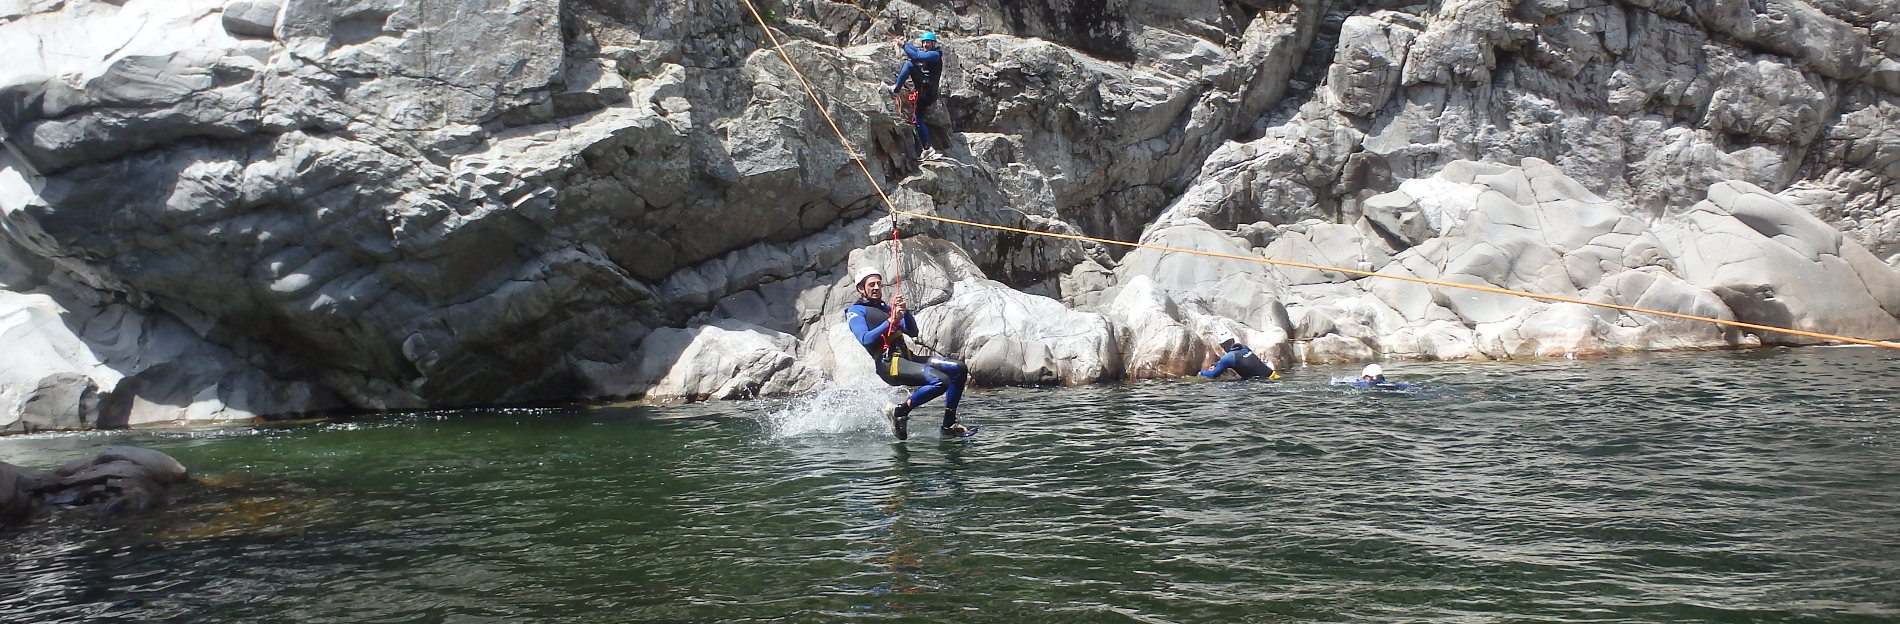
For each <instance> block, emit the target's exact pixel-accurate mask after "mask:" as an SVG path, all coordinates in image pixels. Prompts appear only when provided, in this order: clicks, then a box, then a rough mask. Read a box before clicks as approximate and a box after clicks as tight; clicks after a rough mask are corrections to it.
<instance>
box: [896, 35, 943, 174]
mask: <svg viewBox="0 0 1900 624" xmlns="http://www.w3.org/2000/svg"><path fill="white" fill-rule="evenodd" d="M895 43H896V44H897V48H898V49H899V50H903V52H904V56H905V57H906V59H908V60H905V61H904V68H903V69H900V70H898V72H897V82H896V84H893V85H891V95H892V96H894V97H901V96H899V95H898V94H899V93H901V92H902V91H903V89H904V81H906V80H909V81H910V83H911V88H912V89H915V91H914V92H913V93H912V96H913V97H915V98H916V101H915V102H913V103H912V104H911V107H910V123H911V125H913V126H916V127H917V146H918V151H919V154H918V156H917V158H918V159H919V160H934V159H936V158H937V157H938V156H940V154H938V153H937V150H936V148H933V147H931V146H930V127H929V126H928V125H926V124H925V123H924V114H925V111H928V110H929V109H930V105H931V104H935V103H936V102H937V79H938V78H941V77H942V76H943V52H942V51H939V50H938V49H937V33H930V32H927V33H924V36H922V37H918V38H917V43H918V45H921V46H923V48H922V49H919V48H918V47H917V46H913V45H911V44H910V42H909V41H905V40H904V39H903V38H901V37H900V38H898V39H897V40H896V42H895ZM897 110H898V112H899V113H900V114H901V113H902V112H903V110H904V105H903V102H902V100H899V102H898V106H897Z"/></svg>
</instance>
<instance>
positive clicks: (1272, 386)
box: [0, 349, 1900, 623]
mask: <svg viewBox="0 0 1900 624" xmlns="http://www.w3.org/2000/svg"><path fill="white" fill-rule="evenodd" d="M1388 368H1389V369H1390V370H1391V371H1392V374H1394V375H1397V376H1403V377H1404V378H1406V379H1407V380H1408V381H1414V382H1418V383H1420V384H1421V386H1422V388H1421V390H1420V391H1418V392H1415V393H1403V394H1398V393H1378V392H1364V391H1359V390H1356V389H1351V388H1344V387H1340V386H1335V385H1331V384H1329V383H1328V381H1329V380H1330V379H1331V378H1333V377H1349V376H1350V375H1351V373H1352V371H1351V370H1348V369H1345V368H1341V369H1339V370H1329V369H1308V370H1300V371H1293V374H1290V375H1288V376H1287V378H1286V379H1284V380H1281V381H1280V382H1276V383H1257V382H1245V383H1206V382H1198V381H1160V382H1144V383H1135V384H1127V385H1119V386H1096V387H1084V388H1010V389H996V390H980V391H974V392H972V393H971V394H970V395H969V396H967V397H966V399H965V400H966V407H965V413H966V414H967V415H968V416H969V417H971V418H972V419H975V420H977V421H979V422H981V423H982V424H984V425H985V430H984V433H983V434H981V435H979V436H977V437H975V438H971V439H967V440H949V441H945V440H938V439H937V438H936V436H935V434H934V432H931V431H929V427H927V426H925V427H919V428H918V431H917V432H916V434H915V435H914V436H913V438H912V439H911V440H909V441H907V442H902V443H899V442H895V441H893V440H891V439H890V436H889V434H888V432H887V431H886V430H885V425H884V423H883V422H882V421H881V420H880V416H879V408H880V407H881V405H882V404H883V403H884V402H886V401H888V400H890V399H891V398H894V396H895V393H894V392H893V391H890V390H889V389H885V388H841V389H834V390H828V391H826V392H822V393H819V394H816V395H813V396H810V397H804V398H800V399H793V400H776V401H755V402H734V403H714V404H702V405H693V406H685V407H676V408H667V409H664V410H661V409H653V408H629V407H616V408H593V409H578V410H539V411H528V412H524V411H520V410H464V411H459V412H453V413H443V414H426V415H404V416H390V417H386V418H364V419H358V420H354V421H349V422H342V423H329V424H317V425H299V426H281V427H246V428H222V429H215V430H193V431H150V432H120V433H112V434H85V435H80V436H34V437H28V438H5V439H0V459H4V460H7V461H13V462H16V463H22V464H25V465H35V466H41V467H45V466H48V465H53V464H57V463H60V462H63V461H65V460H66V459H70V457H71V456H72V455H74V454H77V453H78V452H80V451H83V450H85V449H89V448H96V447H98V446H103V445H107V444H117V443H131V444H143V445H146V446H152V447H156V448H161V449H164V450H166V451H167V452H170V453H173V454H174V455H176V456H178V457H179V458H180V459H181V460H182V461H184V462H185V463H186V464H187V465H189V466H192V467H193V468H194V471H195V472H196V474H198V475H200V476H201V477H206V478H205V479H204V481H203V482H201V483H200V484H197V485H194V486H192V488H190V489H189V490H188V491H187V492H186V493H185V494H184V495H183V496H182V497H181V500H180V501H179V503H178V504H177V505H176V506H175V507H174V508H173V509H171V510H169V511H168V512H167V513H164V514H158V515H155V516H149V517H143V518H136V519H130V520H119V521H90V520H79V519H67V520H59V521H55V522H53V523H52V524H50V525H47V526H41V527H37V528H35V529H33V530H30V531H16V532H14V533H11V534H6V535H0V543H4V545H5V548H4V549H3V550H0V621H8V622H14V621H20V622H90V621H101V620H105V621H150V622H251V621H297V622H313V623H325V622H503V621H505V622H624V621H704V622H715V621H717V622H728V621H755V622H799V621H861V620H877V621H885V620H896V621H926V620H928V621H964V622H1021V621H1051V620H1053V621H1088V622H1098V621H1100V622H1227V621H1352V622H1430V621H1441V622H1470V621H1540V622H1543V621H1548V622H1566V621H1579V622H1582V621H1589V622H1606V621H1608V622H1705V621H1749V622H1776V621H1790V622H1793V621H1800V622H1814V621H1838V622H1885V621H1892V620H1894V619H1895V618H1897V617H1900V494H1897V492H1900V453H1896V452H1895V450H1894V446H1893V445H1892V444H1891V443H1890V441H1891V440H1892V439H1893V438H1894V435H1895V428H1896V417H1895V412H1894V411H1893V409H1892V406H1893V405H1895V404H1896V403H1900V390H1895V389H1893V388H1891V387H1890V385H1880V384H1870V383H1868V382H1867V380H1870V379H1889V378H1891V377H1892V376H1893V375H1894V374H1895V373H1896V372H1900V366H1897V365H1896V363H1895V361H1894V359H1893V358H1891V357H1889V356H1887V355H1885V353H1884V352H1879V351H1875V350H1871V349H1803V350H1779V349H1771V350H1761V351H1756V352H1748V353H1718V354H1694V355H1666V356H1643V357H1632V358H1625V359H1616V360H1607V361H1597V362H1570V361H1550V362H1529V363H1523V362H1501V363H1464V364H1418V363H1398V364H1393V365H1392V366H1390V367H1388ZM1765 371H1768V372H1765ZM923 421H925V422H926V424H927V421H928V419H923Z"/></svg>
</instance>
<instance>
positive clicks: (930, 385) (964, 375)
mask: <svg viewBox="0 0 1900 624" xmlns="http://www.w3.org/2000/svg"><path fill="white" fill-rule="evenodd" d="M857 278H858V281H857V290H858V301H857V303H853V304H851V307H849V308H845V311H844V318H845V324H846V325H849V326H850V327H851V335H853V336H856V337H857V338H858V343H859V344H862V345H864V350H865V351H867V352H869V353H870V354H871V360H872V361H873V362H874V363H876V365H877V376H878V377H880V378H882V379H883V380H884V383H887V384H890V385H893V386H917V390H916V391H915V392H912V393H911V394H910V398H908V399H905V400H904V402H902V403H896V404H893V405H891V406H890V407H888V408H885V415H886V417H888V418H889V419H890V421H891V430H892V431H893V432H894V433H896V434H897V439H899V440H902V439H904V438H906V437H908V436H909V435H910V412H911V410H913V409H916V408H917V407H918V406H920V405H923V404H924V403H926V402H928V401H930V400H931V399H934V398H937V397H938V396H939V395H941V396H943V426H942V427H941V428H940V429H939V430H940V431H941V433H943V435H944V436H945V437H965V436H968V435H971V434H973V433H976V429H974V428H971V427H967V426H964V425H963V423H962V422H960V421H958V420H957V402H958V401H960V400H962V398H963V386H964V383H965V382H966V381H968V380H969V377H970V374H969V373H968V372H966V371H965V370H964V369H963V363H962V362H958V361H956V360H952V359H948V358H942V357H930V358H923V357H918V356H915V355H911V353H910V349H909V348H908V347H907V346H906V344H905V342H904V336H911V337H916V336H917V319H916V318H915V317H912V316H911V314H910V310H909V308H907V307H906V306H905V305H904V296H903V295H898V296H896V297H892V298H891V302H890V303H889V304H886V303H884V275H883V274H882V273H879V272H878V270H877V269H874V268H870V267H866V268H863V269H859V270H858V273H857ZM893 323H895V324H896V326H895V328H893V326H892V324H893Z"/></svg>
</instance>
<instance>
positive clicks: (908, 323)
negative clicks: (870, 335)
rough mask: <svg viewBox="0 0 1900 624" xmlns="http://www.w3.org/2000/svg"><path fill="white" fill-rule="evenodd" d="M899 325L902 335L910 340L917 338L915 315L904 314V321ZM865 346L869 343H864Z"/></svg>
mask: <svg viewBox="0 0 1900 624" xmlns="http://www.w3.org/2000/svg"><path fill="white" fill-rule="evenodd" d="M900 324H901V325H902V326H903V330H904V335H906V336H910V337H912V338H916V337H917V315H915V314H905V315H904V320H903V321H901V322H900ZM866 344H869V343H866Z"/></svg>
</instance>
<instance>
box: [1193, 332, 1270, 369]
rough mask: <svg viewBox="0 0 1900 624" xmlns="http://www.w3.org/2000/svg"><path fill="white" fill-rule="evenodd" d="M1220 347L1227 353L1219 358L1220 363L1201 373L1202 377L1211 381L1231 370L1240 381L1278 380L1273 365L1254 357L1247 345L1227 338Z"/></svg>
mask: <svg viewBox="0 0 1900 624" xmlns="http://www.w3.org/2000/svg"><path fill="white" fill-rule="evenodd" d="M1220 346H1221V348H1222V349H1225V350H1226V351H1227V352H1226V353H1225V354H1222V355H1221V356H1220V361H1218V362H1215V363H1214V367H1213V368H1210V369H1207V370H1204V371H1201V376H1202V377H1206V378H1208V379H1213V378H1215V377H1219V376H1220V375H1221V373H1224V372H1227V371H1229V370H1232V371H1234V372H1235V373H1236V374H1239V375H1240V378H1241V379H1253V378H1255V377H1265V378H1267V379H1279V378H1280V372H1279V371H1278V370H1275V369H1274V368H1273V363H1272V362H1268V361H1265V360H1262V359H1260V356H1257V355H1254V354H1253V350H1252V349H1248V348H1247V345H1244V344H1240V342H1239V341H1237V340H1234V339H1233V338H1228V339H1226V340H1222V341H1221V343H1220Z"/></svg>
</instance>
